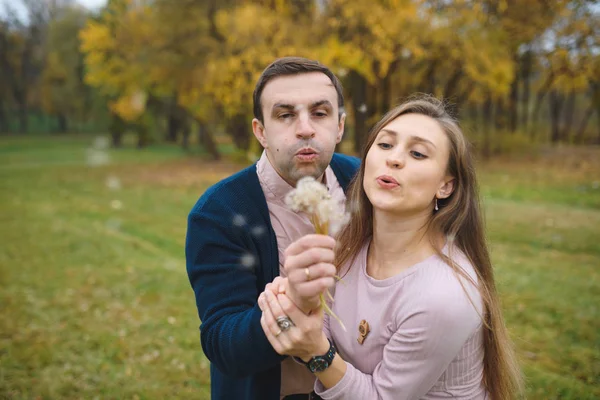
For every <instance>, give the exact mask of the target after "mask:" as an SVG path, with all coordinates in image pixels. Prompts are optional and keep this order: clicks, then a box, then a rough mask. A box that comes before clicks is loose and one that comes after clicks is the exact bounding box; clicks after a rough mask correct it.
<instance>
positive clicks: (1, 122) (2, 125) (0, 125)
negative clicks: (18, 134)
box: [0, 99, 9, 134]
mask: <svg viewBox="0 0 600 400" xmlns="http://www.w3.org/2000/svg"><path fill="white" fill-rule="evenodd" d="M1 101H2V100H1V99H0V134H5V133H8V131H9V126H8V118H7V117H6V111H5V110H4V107H3V105H2V103H1Z"/></svg>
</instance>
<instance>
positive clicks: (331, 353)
mask: <svg viewBox="0 0 600 400" xmlns="http://www.w3.org/2000/svg"><path fill="white" fill-rule="evenodd" d="M327 340H328V341H329V350H327V353H325V354H324V355H322V356H315V357H313V358H311V359H310V360H309V361H308V362H304V361H302V359H301V358H298V357H294V360H296V361H297V362H299V363H301V364H304V365H306V368H308V370H309V371H310V372H313V373H314V372H323V371H325V370H326V369H327V368H329V366H330V365H331V363H332V362H333V359H334V358H335V354H336V353H337V350H336V348H335V345H334V344H333V343H332V342H331V340H330V339H329V338H327Z"/></svg>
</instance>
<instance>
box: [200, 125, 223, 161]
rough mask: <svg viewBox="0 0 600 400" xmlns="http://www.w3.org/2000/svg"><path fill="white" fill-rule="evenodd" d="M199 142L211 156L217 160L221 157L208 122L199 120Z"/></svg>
mask: <svg viewBox="0 0 600 400" xmlns="http://www.w3.org/2000/svg"><path fill="white" fill-rule="evenodd" d="M198 143H199V144H200V146H202V147H203V148H204V150H206V151H207V152H208V154H210V156H211V158H212V159H213V160H215V161H217V160H219V159H220V158H221V155H220V154H219V149H217V144H216V143H215V139H214V138H213V136H212V134H211V133H210V131H209V130H208V127H207V126H206V124H204V123H202V122H200V121H198Z"/></svg>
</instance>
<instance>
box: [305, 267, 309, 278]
mask: <svg viewBox="0 0 600 400" xmlns="http://www.w3.org/2000/svg"><path fill="white" fill-rule="evenodd" d="M304 273H305V274H306V280H307V281H310V269H309V268H308V267H306V268H304Z"/></svg>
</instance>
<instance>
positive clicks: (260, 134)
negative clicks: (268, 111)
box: [252, 118, 269, 149]
mask: <svg viewBox="0 0 600 400" xmlns="http://www.w3.org/2000/svg"><path fill="white" fill-rule="evenodd" d="M252 132H253V133H254V136H255V137H256V139H258V142H259V143H260V145H261V146H262V147H263V148H264V149H266V148H268V147H269V145H268V144H267V138H266V137H265V127H264V125H263V124H262V122H260V121H259V120H258V119H256V118H254V119H253V120H252Z"/></svg>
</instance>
